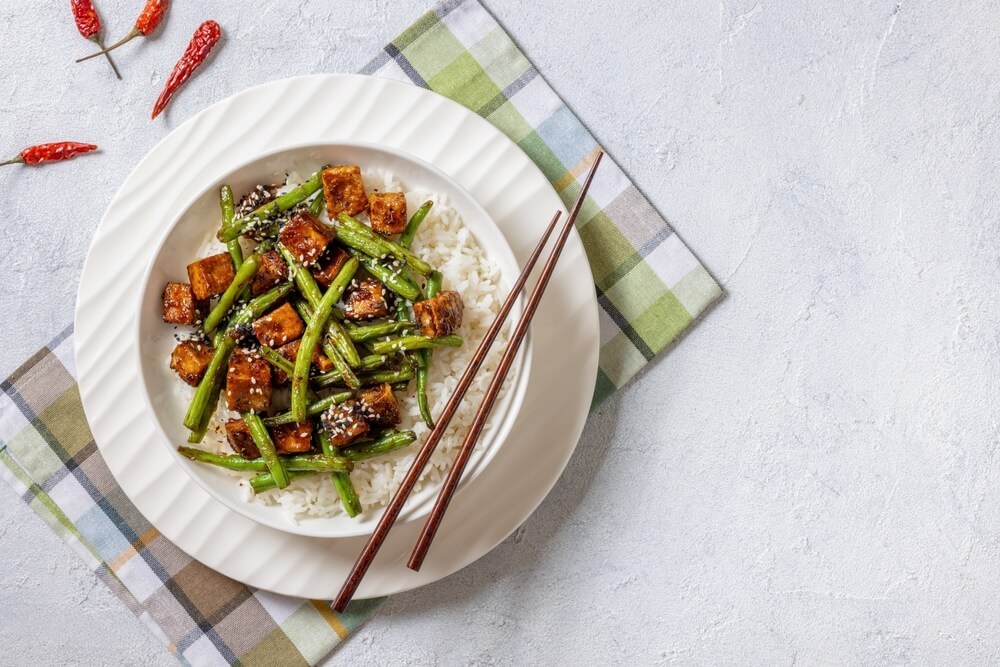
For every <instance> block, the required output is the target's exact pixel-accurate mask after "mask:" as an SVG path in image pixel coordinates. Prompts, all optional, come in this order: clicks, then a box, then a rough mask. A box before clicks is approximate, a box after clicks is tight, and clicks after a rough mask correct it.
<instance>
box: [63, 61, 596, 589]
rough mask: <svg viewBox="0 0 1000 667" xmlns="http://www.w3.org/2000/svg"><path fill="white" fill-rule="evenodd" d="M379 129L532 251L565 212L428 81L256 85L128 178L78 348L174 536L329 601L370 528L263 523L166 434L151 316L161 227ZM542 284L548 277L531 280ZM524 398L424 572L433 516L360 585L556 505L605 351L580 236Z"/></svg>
mask: <svg viewBox="0 0 1000 667" xmlns="http://www.w3.org/2000/svg"><path fill="white" fill-rule="evenodd" d="M337 141H363V142H370V143H374V144H382V145H387V146H391V147H394V148H397V149H399V150H402V151H405V152H407V153H410V154H412V155H414V156H416V157H418V158H420V159H422V160H425V161H426V162H429V163H430V164H432V165H434V166H435V167H437V168H438V169H440V170H442V171H443V172H445V173H446V174H449V175H450V176H452V177H453V178H454V179H455V180H456V181H458V183H459V184H460V185H462V186H463V187H464V188H465V189H466V190H468V191H469V192H470V193H471V194H472V196H473V197H475V199H476V200H477V201H479V203H480V204H481V205H482V206H483V207H484V208H485V209H486V211H487V212H488V213H489V214H490V217H492V219H493V220H494V222H495V223H496V224H497V226H498V227H499V228H500V230H501V231H502V232H503V234H504V236H505V238H506V239H507V241H508V243H509V244H510V246H511V248H512V249H513V251H514V254H515V256H516V257H517V259H518V262H519V263H523V261H524V259H525V258H526V257H527V255H528V254H529V253H530V251H531V249H532V247H533V246H534V244H535V242H536V240H537V238H538V236H539V234H540V232H541V231H542V228H543V227H544V225H545V224H546V223H547V222H548V220H549V218H550V217H551V215H552V213H553V211H555V210H556V209H560V210H564V209H563V206H562V203H561V202H560V200H559V197H558V196H557V195H556V193H555V191H553V189H552V187H551V186H550V185H549V183H548V181H547V180H546V178H545V176H544V175H543V174H542V173H541V172H540V171H539V170H538V168H537V167H536V166H535V165H534V164H533V163H532V162H531V161H530V160H529V159H528V157H527V156H526V155H525V154H524V153H523V152H522V151H521V150H520V149H519V148H518V147H517V146H516V145H515V144H514V143H512V142H511V141H510V140H509V139H508V138H507V137H506V136H505V135H503V134H502V133H501V132H500V131H498V130H497V129H496V128H495V127H493V126H492V125H491V124H490V123H489V122H487V121H485V120H483V119H482V118H480V117H479V116H477V115H476V114H474V113H472V112H471V111H469V110H468V109H466V108H465V107H462V106H460V105H458V104H456V103H454V102H452V101H450V100H448V99H447V98H444V97H441V96H439V95H437V94H435V93H432V92H429V91H426V90H424V89H422V88H418V87H415V86H411V85H408V84H404V83H399V82H395V81H389V80H385V79H377V78H372V77H365V76H357V75H338V74H334V75H316V76H306V77H296V78H292V79H284V80H281V81H275V82H273V83H268V84H264V85H262V86H258V87H256V88H251V89H249V90H246V91H244V92H242V93H239V94H237V95H234V96H232V97H230V98H228V99H226V100H223V101H222V102H219V103H218V104H215V105H213V106H212V107H209V108H208V109H206V110H205V111H203V112H201V113H199V114H198V115H197V116H195V117H194V118H192V119H190V120H189V121H187V122H186V123H184V124H183V125H181V126H180V127H179V128H177V129H176V130H175V131H174V132H172V133H171V134H170V135H168V136H167V137H166V138H165V139H164V140H163V141H161V142H160V143H159V144H158V145H157V146H156V147H155V148H154V149H153V150H152V151H150V153H149V155H147V156H146V158H145V159H143V161H142V162H140V163H139V165H138V166H137V167H136V168H135V170H134V171H133V172H132V174H131V175H129V177H128V178H127V179H126V181H125V183H124V184H123V185H122V187H121V189H120V190H119V191H118V194H117V195H116V196H115V198H114V199H113V200H112V202H111V204H110V206H109V207H108V210H107V212H106V213H105V215H104V218H103V219H102V221H101V223H100V226H99V227H98V230H97V233H96V235H95V237H94V240H93V243H92V245H91V248H90V252H89V254H88V256H87V261H86V264H85V265H84V270H83V275H82V277H81V280H80V291H79V295H78V298H77V309H76V357H77V368H78V372H79V378H80V394H81V398H82V400H83V406H84V410H85V411H86V414H87V419H88V421H89V422H90V426H91V430H92V431H93V434H94V439H95V440H96V442H97V446H98V447H99V448H100V450H101V453H102V454H103V455H104V458H105V460H106V461H107V464H108V467H109V468H110V469H111V472H112V473H113V474H114V476H115V478H116V479H117V480H118V483H119V484H120V485H121V487H122V489H123V490H124V492H125V494H126V495H127V496H128V497H129V499H130V500H131V501H132V502H133V503H134V504H135V506H136V507H137V508H138V509H139V511H140V512H142V514H143V515H144V516H145V517H146V518H147V519H148V520H149V522H150V523H151V524H152V525H153V526H155V527H156V528H157V529H158V530H159V531H160V532H161V533H162V534H163V535H164V536H166V537H167V538H168V539H170V540H172V541H173V542H174V543H175V544H177V546H178V547H180V548H181V549H183V550H184V551H186V552H187V553H189V554H190V555H191V556H192V557H194V558H196V559H197V560H199V561H201V562H202V563H204V564H205V565H207V566H209V567H211V568H213V569H215V570H218V571H219V572H221V573H223V574H225V575H226V576H229V577H231V578H233V579H236V580H237V581H241V582H244V583H246V584H249V585H251V586H256V587H258V588H263V589H265V590H270V591H274V592H277V593H282V594H286V595H294V596H297V597H304V598H331V597H334V596H335V594H336V593H337V591H338V590H339V589H340V586H341V584H342V583H343V580H344V577H345V576H346V574H347V572H348V570H349V569H350V567H351V565H353V563H354V560H355V558H356V557H357V554H358V552H359V550H360V549H361V547H362V545H363V544H364V540H365V538H364V537H351V538H337V539H328V538H327V539H324V538H315V537H306V536H302V535H295V534H292V533H288V532H283V531H279V530H275V529H273V528H269V527H266V526H263V525H261V524H259V523H256V522H254V521H252V520H250V519H248V518H246V517H244V516H242V515H240V514H238V513H236V512H234V511H232V510H231V509H229V508H227V507H226V506H225V505H223V504H222V503H220V502H218V501H217V500H215V499H214V498H212V497H211V496H210V495H209V494H208V493H207V492H206V491H205V490H204V489H202V488H201V487H200V486H199V485H198V484H197V483H195V482H194V480H192V478H191V477H190V476H189V475H188V474H187V473H186V472H185V471H184V470H183V469H182V468H181V466H179V465H178V462H177V461H176V460H174V459H173V458H172V457H171V455H170V452H169V451H168V450H167V448H165V447H163V446H162V445H161V444H160V443H159V442H157V438H158V436H157V433H156V429H155V428H154V424H153V420H152V418H151V416H150V415H149V414H148V410H147V408H146V405H145V402H144V401H143V399H142V397H141V393H140V392H139V391H137V387H138V385H139V382H140V380H139V371H138V368H137V364H136V353H135V350H134V340H135V338H134V336H133V335H132V332H133V331H134V328H135V324H134V318H135V313H134V312H131V308H130V307H129V305H130V304H135V303H137V302H138V299H139V289H140V284H141V282H142V281H141V278H142V274H143V272H144V271H145V268H146V266H147V264H148V263H149V262H150V261H151V259H152V252H153V250H154V248H155V242H154V241H155V239H157V238H159V237H160V236H161V235H162V233H163V229H164V227H165V226H166V225H168V224H169V223H170V222H171V220H172V219H173V218H174V217H176V214H177V211H178V210H180V209H181V208H183V207H184V206H185V205H186V203H187V202H188V201H189V200H190V198H191V196H192V193H196V192H198V191H200V190H202V189H203V187H204V184H205V183H213V182H215V181H216V180H218V178H219V177H220V176H221V175H223V174H226V173H228V172H230V171H232V170H233V169H234V168H236V167H237V166H238V165H240V164H243V163H245V162H247V161H249V160H251V159H253V158H254V157H256V156H258V155H261V154H263V153H268V152H272V151H275V150H278V149H281V148H284V147H287V146H292V145H300V144H306V143H310V142H316V143H322V142H337ZM529 284H533V282H530V283H529ZM531 336H532V345H533V350H532V355H531V359H530V362H529V363H530V370H529V374H528V376H529V378H530V380H529V382H528V387H527V389H526V392H525V396H524V401H523V404H522V407H521V409H520V411H519V413H518V416H517V419H516V420H515V422H514V424H513V426H512V427H511V429H510V431H509V433H508V435H507V437H506V439H505V441H504V443H503V445H502V446H501V447H500V448H499V449H498V451H497V453H496V455H495V456H494V458H493V460H492V462H491V463H490V465H489V466H487V467H486V468H485V469H484V470H483V471H482V473H481V474H480V475H479V476H478V477H477V478H476V479H474V480H472V481H471V483H469V484H468V485H467V486H466V487H465V488H464V489H463V490H462V491H461V492H460V493H459V494H458V495H457V496H456V498H455V501H454V502H453V503H452V505H451V507H450V509H449V511H448V515H447V517H446V519H445V521H444V523H443V524H442V527H441V530H440V532H439V533H438V535H437V538H436V540H435V543H434V546H433V547H432V550H431V552H430V555H429V556H428V559H427V561H426V563H425V564H424V566H423V568H422V569H421V571H420V572H419V573H415V572H412V571H410V570H408V569H407V568H406V565H405V562H406V558H407V556H408V554H409V551H410V549H411V547H412V546H413V543H414V541H415V540H416V537H417V534H418V532H419V530H420V527H421V522H412V523H409V524H404V525H400V526H397V527H396V528H395V529H394V530H393V531H392V533H391V534H390V536H389V538H388V539H387V540H386V542H385V544H384V546H383V548H382V550H381V552H380V554H379V557H378V558H377V559H376V561H375V563H374V565H373V566H372V568H371V570H370V571H369V572H368V575H367V577H366V578H365V580H364V581H363V583H362V584H361V587H360V588H359V590H358V595H357V597H359V598H368V597H377V596H381V595H388V594H391V593H396V592H399V591H404V590H409V589H411V588H415V587H417V586H422V585H424V584H428V583H430V582H433V581H436V580H438V579H440V578H442V577H445V576H447V575H449V574H451V573H453V572H455V571H456V570H458V569H460V568H462V567H464V566H465V565H468V564H469V563H471V562H473V561H474V560H476V559H477V558H479V557H480V556H482V555H484V554H485V553H486V552H488V551H489V550H490V549H492V548H493V547H494V546H496V545H497V544H498V543H499V542H500V541H502V540H503V539H504V538H505V537H507V536H508V535H509V534H510V533H512V532H513V531H514V530H515V529H516V528H517V527H518V526H519V525H520V524H521V523H522V522H523V521H524V520H525V519H527V517H528V516H529V515H530V514H531V512H532V511H534V509H535V508H536V507H537V506H538V505H539V503H541V501H542V500H543V499H544V498H545V496H546V495H547V494H548V492H549V490H550V489H551V488H552V486H553V485H554V484H555V482H556V480H557V479H558V478H559V475H560V474H561V473H562V471H563V468H564V467H565V465H566V463H567V461H568V460H569V457H570V455H571V454H572V453H573V450H574V448H575V447H576V443H577V440H578V439H579V435H580V432H581V430H582V429H583V424H584V421H585V419H586V416H587V410H588V407H589V405H590V399H591V395H592V393H593V386H594V379H595V377H596V374H597V353H598V345H599V334H598V320H597V301H596V298H595V295H594V288H593V279H592V276H591V274H590V268H589V265H588V264H587V259H586V256H585V254H584V251H583V245H582V243H581V242H580V239H579V237H578V236H577V235H575V234H574V235H572V236H571V237H570V240H569V242H568V243H567V246H566V249H565V251H564V252H563V257H562V259H561V261H560V263H559V265H558V267H557V269H556V271H555V273H554V274H553V278H552V282H551V283H550V284H549V287H548V289H547V291H546V295H545V299H544V300H543V302H542V305H541V307H540V308H539V311H538V313H537V315H536V316H535V321H534V324H533V326H532V334H531Z"/></svg>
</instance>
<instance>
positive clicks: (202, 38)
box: [151, 21, 222, 118]
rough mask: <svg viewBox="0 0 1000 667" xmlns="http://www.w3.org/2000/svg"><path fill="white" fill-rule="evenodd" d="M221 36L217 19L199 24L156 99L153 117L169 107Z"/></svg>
mask: <svg viewBox="0 0 1000 667" xmlns="http://www.w3.org/2000/svg"><path fill="white" fill-rule="evenodd" d="M220 37H222V30H221V29H220V28H219V24H218V23H216V22H215V21H205V22H204V23H202V24H201V25H200V26H198V29H197V30H195V31H194V36H193V37H192V38H191V41H190V42H189V43H188V45H187V48H186V49H184V55H182V56H181V59H180V60H178V61H177V64H176V65H174V70H173V71H172V72H171V73H170V76H169V77H167V83H166V85H164V86H163V92H162V93H160V96H159V97H158V98H157V99H156V104H154V105H153V115H152V116H151V118H156V117H157V116H159V115H160V112H161V111H163V110H164V109H166V108H167V104H168V103H169V102H170V99H171V98H172V97H173V96H174V93H175V92H177V89H178V88H180V87H181V86H182V85H183V84H184V82H185V81H187V80H188V79H189V78H191V74H192V73H194V71H195V70H196V69H198V67H199V66H200V65H201V64H202V63H203V62H205V58H207V57H208V54H209V53H211V52H212V49H213V48H215V45H216V44H218V43H219V38H220Z"/></svg>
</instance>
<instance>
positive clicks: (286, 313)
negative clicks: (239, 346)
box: [253, 303, 306, 347]
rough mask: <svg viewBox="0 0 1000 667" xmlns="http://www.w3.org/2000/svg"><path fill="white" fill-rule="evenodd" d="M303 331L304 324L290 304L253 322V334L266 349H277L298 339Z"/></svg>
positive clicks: (304, 328)
mask: <svg viewBox="0 0 1000 667" xmlns="http://www.w3.org/2000/svg"><path fill="white" fill-rule="evenodd" d="M305 330H306V325H305V323H304V322H303V321H302V318H301V317H299V314H298V313H296V312H295V309H294V308H292V304H290V303H286V304H284V305H282V306H281V307H280V308H277V309H275V310H272V311H271V312H270V313H268V314H267V315H265V316H264V317H260V318H258V319H256V320H254V322H253V334H254V335H255V336H257V340H259V341H260V342H261V343H262V344H264V345H267V346H268V347H278V346H280V345H284V344H285V343H287V342H288V341H291V340H295V339H297V338H300V337H301V336H302V334H303V333H304V332H305Z"/></svg>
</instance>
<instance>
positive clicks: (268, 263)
mask: <svg viewBox="0 0 1000 667" xmlns="http://www.w3.org/2000/svg"><path fill="white" fill-rule="evenodd" d="M285 280H288V265H287V264H285V260H283V259H282V258H281V255H279V254H278V252H277V251H276V250H268V251H267V252H265V253H262V254H261V256H260V268H258V269H257V273H255V274H254V277H253V281H252V282H251V283H250V291H251V292H252V293H253V295H254V296H257V295H258V294H263V293H264V292H266V291H267V290H269V289H271V288H272V287H274V286H275V285H277V284H278V283H280V282H283V281H285Z"/></svg>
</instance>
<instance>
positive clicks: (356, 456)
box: [337, 431, 417, 462]
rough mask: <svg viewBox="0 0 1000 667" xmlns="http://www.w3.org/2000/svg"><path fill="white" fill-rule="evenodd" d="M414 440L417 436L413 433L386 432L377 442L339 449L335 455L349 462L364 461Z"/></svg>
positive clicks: (404, 445)
mask: <svg viewBox="0 0 1000 667" xmlns="http://www.w3.org/2000/svg"><path fill="white" fill-rule="evenodd" d="M416 439H417V434H416V433H414V432H413V431H388V432H386V433H383V434H382V436H381V437H380V438H378V439H377V440H372V441H370V442H362V443H360V444H357V445H351V446H350V447H341V448H340V451H339V452H337V453H338V454H340V456H343V457H346V458H347V459H348V460H349V461H354V462H357V461H364V460H365V459H371V458H374V457H376V456H382V455H383V454H388V453H389V452H391V451H395V450H397V449H400V448H402V447H406V446H407V445H408V444H410V443H411V442H413V441H414V440H416Z"/></svg>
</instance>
